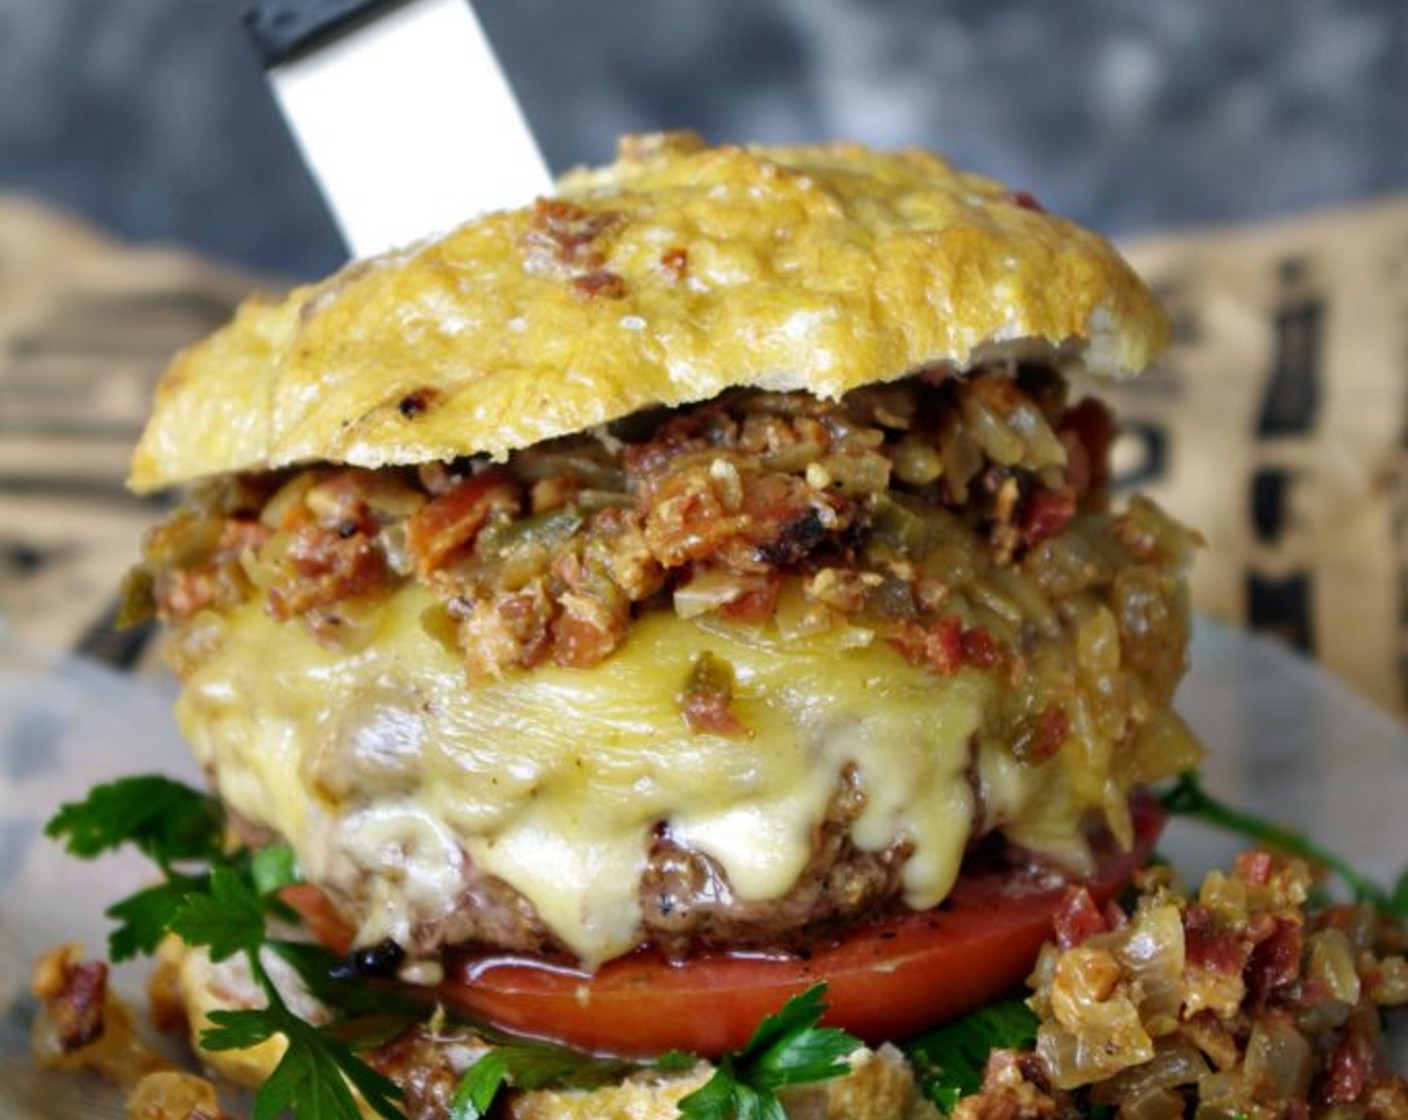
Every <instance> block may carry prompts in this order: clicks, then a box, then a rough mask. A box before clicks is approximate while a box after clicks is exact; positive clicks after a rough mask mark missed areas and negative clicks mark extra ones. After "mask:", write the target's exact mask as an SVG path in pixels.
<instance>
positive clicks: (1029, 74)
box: [0, 0, 1408, 275]
mask: <svg viewBox="0 0 1408 1120" xmlns="http://www.w3.org/2000/svg"><path fill="white" fill-rule="evenodd" d="M238 8H239V4H238V2H237V0H0V188H11V189H14V188H18V189H23V190H27V191H29V192H32V193H35V194H38V195H40V196H41V197H45V198H48V199H49V200H51V201H53V202H56V203H58V204H60V205H62V206H65V207H68V208H70V209H73V210H76V211H78V212H81V213H84V214H87V215H90V216H92V217H93V218H94V219H96V220H97V221H98V222H99V223H101V224H102V225H104V226H106V227H108V228H110V229H112V230H114V231H117V232H119V233H121V234H123V235H125V236H128V237H132V238H136V239H141V240H164V241H176V242H182V243H186V244H189V245H192V246H196V247H199V248H201V249H204V250H207V251H209V252H211V253H214V254H216V255H218V256H220V257H223V258H225V259H227V260H231V261H235V262H239V263H242V264H246V265H253V266H256V267H261V268H266V269H273V270H278V271H283V272H287V273H290V274H301V275H312V274H316V273H321V272H324V271H327V270H329V269H331V268H332V267H334V266H335V265H336V264H338V263H339V262H340V260H341V259H342V255H343V254H342V251H341V248H340V246H339V244H338V242H337V238H336V235H335V233H334V231H333V229H332V226H331V224H330V222H329V219H328V217H327V215H326V213H325V212H324V210H323V208H322V205H321V203H320V202H319V200H318V198H317V195H316V193H315V191H314V189H313V187H312V185H311V183H310V182H309V180H308V179H307V177H306V176H305V175H304V173H303V171H302V168H301V165H300V164H299V162H298V157H297V154H296V153H295V151H294V149H293V147H292V145H291V142H290V141H289V140H288V139H287V138H286V136H285V135H284V133H283V131H282V125H281V123H280V121H279V119H278V116H277V113H276V110H275V109H274V106H273V104H272V102H271V101H270V99H269V95H268V93H267V92H266V90H265V88H264V85H263V79H262V75H261V74H260V72H259V70H258V67H257V65H256V63H255V60H254V55H253V52H252V50H251V49H250V48H249V47H248V46H247V44H246V43H245V41H244V38H243V35H242V32H241V31H240V28H239V26H238V18H237V13H238ZM478 9H479V11H480V14H481V16H482V18H483V20H484V22H485V24H486V26H487V27H488V29H489V32H490V35H491V37H492V38H493V39H494V41H495V42H496V44H497V45H498V48H499V51H500V53H501V55H502V57H503V60H504V63H505V65H506V68H507V69H508V71H509V73H510V75H511V77H512V79H513V80H514V82H515V84H516V85H517V86H518V88H519V91H520V94H521V97H522V99H523V102H524V105H525V108H526V110H527V112H528V115H529V117H530V119H531V120H532V122H533V123H534V125H535V127H536V128H537V130H538V132H539V135H540V137H541V140H542V143H543V146H544V149H545V151H546V153H547V156H548V158H549V160H550V162H551V163H552V164H553V166H554V167H556V168H558V169H561V168H564V167H567V166H569V165H571V164H574V163H577V162H583V161H586V162H597V161H601V160H603V159H606V158H608V157H609V156H610V153H611V151H612V149H613V147H614V138H615V136H616V135H617V134H618V133H621V132H624V131H640V130H649V129H655V128H666V127H679V126H682V125H692V126H694V127H696V128H698V129H699V130H700V131H702V132H704V133H705V134H706V135H707V136H708V137H709V138H711V139H714V140H721V139H733V140H758V141H781V140H799V139H824V138H831V137H854V138H858V139H862V140H866V141H870V142H872V143H876V144H880V145H901V144H909V143H922V144H927V145H930V146H932V147H935V148H938V149H940V150H942V151H944V152H945V153H947V154H948V155H949V156H950V157H951V158H953V159H954V160H955V161H956V162H958V163H960V164H961V165H964V166H967V167H971V168H973V169H975V170H980V171H983V172H986V173H988V174H991V175H995V176H997V177H998V178H1001V179H1004V180H1006V181H1008V182H1009V183H1010V184H1012V185H1013V186H1016V187H1025V188H1029V189H1031V190H1033V191H1034V192H1035V193H1036V194H1037V195H1038V196H1039V197H1040V198H1041V199H1042V201H1043V202H1044V203H1045V204H1046V205H1047V206H1048V207H1050V208H1052V209H1055V210H1058V211H1060V212H1063V213H1066V214H1069V215H1071V216H1073V217H1075V218H1077V219H1080V220H1082V221H1085V222H1088V223H1091V224H1094V225H1096V226H1098V227H1100V228H1102V229H1104V230H1106V231H1108V232H1111V233H1114V234H1128V233H1132V232H1136V231H1143V230H1150V229H1155V228H1168V227H1173V226H1180V225H1187V224H1192V223H1204V222H1209V221H1219V222H1220V221H1232V220H1239V219H1244V218H1248V217H1251V216H1258V215H1267V214H1277V213H1285V212H1290V211H1295V210H1300V209H1304V208H1307V207H1311V206H1316V205H1321V204H1326V203H1332V202H1338V201H1345V200H1351V199H1356V198H1362V197H1366V196H1370V195H1374V194H1379V193H1384V192H1387V191H1391V190H1401V189H1404V188H1405V187H1408V3H1405V2H1404V0H1350V2H1341V3H1332V2H1329V0H1068V2H1063V3H1055V2H1051V0H1048V2H1046V3H1041V2H1038V0H1025V2H1017V0H953V2H949V3H922V2H918V0H598V2H595V3H594V2H591V0H479V3H478Z"/></svg>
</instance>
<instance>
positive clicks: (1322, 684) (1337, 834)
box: [0, 625, 1408, 1120]
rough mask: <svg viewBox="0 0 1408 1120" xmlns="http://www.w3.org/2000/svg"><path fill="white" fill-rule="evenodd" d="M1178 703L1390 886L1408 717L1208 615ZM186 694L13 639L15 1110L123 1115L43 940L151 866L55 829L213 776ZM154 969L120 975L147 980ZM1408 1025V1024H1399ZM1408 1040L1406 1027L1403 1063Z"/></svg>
mask: <svg viewBox="0 0 1408 1120" xmlns="http://www.w3.org/2000/svg"><path fill="white" fill-rule="evenodd" d="M1193 664H1194V670H1193V672H1192V673H1191V674H1190V676H1189V679H1188V681H1187V683H1186V684H1185V686H1184V690H1183V692H1182V694H1181V696H1180V707H1181V709H1182V710H1183V711H1184V713H1185V714H1186V715H1187V716H1188V718H1189V719H1190V721H1191V722H1192V723H1193V725H1194V726H1195V727H1196V728H1197V730H1198V731H1199V732H1200V733H1201V734H1202V735H1203V737H1204V739H1205V741H1206V742H1207V743H1208V746H1209V747H1210V749H1211V758H1210V760H1209V762H1208V765H1207V767H1206V773H1207V776H1208V785H1209V787H1210V788H1211V789H1212V790H1213V791H1214V792H1216V793H1218V794H1219V795H1221V796H1223V797H1224V798H1225V799H1227V800H1230V801H1233V802H1235V803H1237V804H1239V805H1244V806H1246V807H1248V808H1250V809H1252V810H1253V811H1256V812H1259V813H1263V814H1267V815H1270V816H1273V817H1276V818H1277V819H1279V820H1282V821H1285V822H1288V823H1291V824H1294V825H1296V826H1297V827H1299V828H1303V829H1305V830H1306V831H1308V832H1309V833H1311V834H1312V835H1314V836H1315V837H1317V838H1318V839H1320V840H1321V841H1322V842H1324V843H1325V844H1327V845H1329V846H1331V847H1333V848H1334V849H1336V850H1337V851H1339V852H1341V853H1342V854H1344V855H1345V856H1347V857H1349V858H1350V859H1351V860H1352V861H1353V862H1355V863H1356V864H1357V865H1358V866H1360V867H1361V868H1363V869H1364V870H1365V871H1367V872H1368V873H1370V874H1372V875H1374V876H1375V877H1377V878H1378V879H1379V880H1381V881H1384V882H1389V881H1391V880H1392V879H1393V878H1394V877H1395V876H1397V875H1398V874H1399V873H1400V872H1401V871H1402V870H1403V868H1404V866H1405V865H1408V809H1405V806H1408V729H1405V727H1404V726H1403V725H1402V724H1401V723H1399V722H1397V721H1396V720H1394V719H1392V718H1390V717H1389V716H1387V715H1385V714H1383V713H1382V712H1380V711H1378V710H1377V709H1375V708H1372V707H1370V706H1369V705H1368V704H1366V703H1365V702H1364V701H1362V700H1360V699H1358V698H1357V697H1356V696H1355V695H1354V694H1352V693H1351V692H1350V691H1349V690H1348V689H1347V688H1345V687H1344V686H1343V685H1341V684H1339V683H1338V682H1336V681H1334V680H1332V679H1330V678H1329V677H1327V676H1326V675H1325V674H1323V673H1321V672H1319V671H1318V670H1317V669H1315V668H1314V667H1313V666H1311V665H1310V664H1309V663H1307V662H1305V661H1303V660H1301V659H1300V658H1298V657H1296V656H1294V655H1293V654H1290V653H1288V652H1286V651H1284V650H1282V649H1281V648H1279V647H1277V646H1275V645H1273V644H1272V643H1270V642H1267V641H1264V640H1262V639H1256V638H1250V637H1248V636H1246V635H1244V634H1242V633H1240V632H1238V631H1233V630H1229V629H1226V628H1222V627H1217V626H1211V625H1202V626H1200V628H1199V632H1198V637H1197V639H1196V641H1195V643H1194V653H1193ZM171 695H172V692H171V689H170V688H167V689H164V690H163V689H160V688H157V687H154V686H152V685H151V684H149V683H145V682H141V681H136V680H133V679H131V678H127V677H122V676H119V675H117V674H114V673H111V672H109V671H107V670H105V669H103V668H101V667H99V666H97V665H93V664H87V663H83V662H79V661H74V660H63V659H54V658H49V659H46V658H42V657H38V656H36V655H34V654H33V653H26V652H23V651H21V650H19V649H17V648H16V647H15V646H14V645H13V644H10V645H6V644H5V642H4V639H3V634H0V1009H3V1018H0V1116H3V1117H5V1118H7V1120H51V1118H52V1120H59V1118H63V1120H73V1118H75V1117H82V1118H84V1120H102V1118H106V1117H114V1118H117V1117H122V1116H123V1112H122V1107H121V1100H120V1098H119V1095H118V1094H116V1093H114V1092H112V1091H111V1090H109V1089H107V1088H105V1087H104V1086H102V1085H100V1084H98V1083H97V1081H96V1080H95V1079H92V1078H89V1077H86V1076H57V1075H52V1074H40V1073H38V1072H36V1071H34V1070H32V1069H31V1068H30V1065H29V1061H28V1048H29V1044H28V1039H29V1021H30V1018H31V1015H32V1012H33V1002H32V1000H31V999H30V997H29V995H28V986H29V971H30V967H31V964H32V962H33V960H34V958H35V956H36V955H37V954H38V953H39V951H40V950H42V949H43V948H45V947H47V946H49V945H53V944H55V943H58V942H63V941H73V940H78V941H83V942H84V943H85V944H87V945H88V946H89V948H90V950H92V951H94V952H100V951H101V948H102V946H103V944H104V939H105V937H106V923H105V922H104V919H103V918H102V911H103V909H104V907H105V906H106V905H107V904H108V903H110V902H111V901H112V900H114V899H116V898H119V897H121V896H122V895H124V894H126V893H127V892H128V891H130V890H131V889H133V888H134V887H135V886H136V885H138V884H139V883H141V882H142V881H143V878H144V876H146V875H148V874H149V873H148V872H147V869H146V865H145V864H144V862H143V861H142V860H141V859H140V858H130V859H124V858H121V857H112V858H109V859H104V860H101V861H99V862H97V863H82V862H79V861H77V860H72V859H69V858H67V857H65V856H63V855H62V854H61V853H60V851H59V850H58V848H57V847H55V846H54V845H53V844H50V843H48V842H47V841H45V840H44V839H43V838H42V837H41V836H40V835H39V830H40V828H41V827H42V825H43V822H44V821H45V820H46V819H47V818H48V817H49V815H50V814H51V813H52V812H53V810H54V808H55V807H56V806H57V805H58V804H59V803H60V802H61V801H65V800H71V799H74V798H76V797H80V796H82V795H83V793H84V792H85V791H86V790H87V789H88V787H90V786H91V785H93V784H94V783H95V782H98V781H101V780H104V779H108V778H113V777H117V776H120V775H123V774H134V773H142V772H147V771H152V770H160V771H163V772H165V773H170V774H174V775H176V776H179V777H184V778H186V779H188V780H192V781H195V780H197V775H196V773H195V767H194V765H193V763H192V762H191V761H190V759H189V757H188V756H187V754H186V752H185V750H184V748H183V747H182V746H181V743H180V741H179V739H178V738H177V735H176V732H175V729H174V727H173V725H172V721H171V718H170V715H169V713H168V709H169V706H170V700H171ZM1161 847H1162V849H1163V850H1164V851H1165V852H1166V853H1167V854H1168V855H1169V856H1170V857H1171V858H1172V859H1173V860H1174V862H1175V863H1177V864H1178V865H1179V866H1180V867H1182V868H1184V869H1186V870H1187V872H1188V873H1189V874H1190V875H1192V874H1200V873H1201V872H1202V871H1203V870H1205V869H1206V868H1208V867H1211V866H1214V865H1217V864H1220V863H1225V862H1226V861H1227V860H1228V859H1230V858H1231V856H1232V855H1233V854H1234V853H1235V852H1236V851H1237V850H1238V848H1239V845H1238V843H1237V841H1236V840H1234V839H1231V838H1229V837H1225V836H1221V835H1217V834H1210V833H1207V832H1206V831H1204V830H1200V829H1198V828H1195V827H1192V826H1189V825H1187V824H1183V823H1178V822H1176V823H1175V825H1174V826H1173V827H1172V828H1171V829H1170V831H1169V834H1168V836H1167V837H1166V839H1165V842H1164V843H1163V844H1162V845H1161ZM142 972H143V968H142V966H135V967H133V966H129V967H126V968H122V969H119V970H117V973H116V982H117V984H118V986H119V988H120V989H121V990H123V991H124V992H127V993H129V994H134V995H135V994H136V993H138V992H140V990H141V976H142ZM1404 1033H1408V1032H1401V1031H1400V1032H1399V1034H1400V1036H1401V1035H1403V1034H1404ZM1405 1042H1408V1039H1405V1038H1403V1037H1399V1038H1398V1055H1397V1057H1398V1062H1399V1064H1400V1068H1405V1067H1408V1052H1406V1051H1408V1046H1405Z"/></svg>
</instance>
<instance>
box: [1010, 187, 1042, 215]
mask: <svg viewBox="0 0 1408 1120" xmlns="http://www.w3.org/2000/svg"><path fill="white" fill-rule="evenodd" d="M1007 201H1008V202H1010V203H1012V205H1013V206H1020V207H1021V208H1022V209H1023V210H1033V211H1035V212H1036V213H1038V214H1045V213H1046V207H1045V206H1043V205H1042V204H1041V203H1040V202H1038V201H1037V200H1036V195H1034V194H1032V193H1031V192H1030V191H1011V192H1010V193H1009V194H1008V195H1007Z"/></svg>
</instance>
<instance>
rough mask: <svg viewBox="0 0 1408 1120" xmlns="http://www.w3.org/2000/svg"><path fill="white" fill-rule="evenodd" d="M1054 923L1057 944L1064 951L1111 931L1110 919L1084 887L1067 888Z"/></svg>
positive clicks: (1053, 919)
mask: <svg viewBox="0 0 1408 1120" xmlns="http://www.w3.org/2000/svg"><path fill="white" fill-rule="evenodd" d="M1052 921H1053V922H1054V923H1055V927H1056V944H1057V945H1059V946H1060V947H1061V948H1062V949H1073V948H1074V947H1075V946H1077V945H1080V944H1082V943H1083V942H1085V941H1087V940H1088V939H1090V938H1092V937H1094V936H1095V935H1096V934H1097V933H1108V932H1109V931H1110V923H1109V921H1108V919H1106V917H1105V915H1104V914H1103V913H1101V910H1100V907H1099V906H1097V905H1096V904H1095V899H1094V898H1092V897H1091V895H1090V892H1089V891H1088V890H1086V889H1085V888H1084V887H1067V888H1066V894H1065V897H1064V898H1062V899H1061V905H1060V906H1059V907H1057V909H1056V913H1055V915H1054V917H1053V918H1052Z"/></svg>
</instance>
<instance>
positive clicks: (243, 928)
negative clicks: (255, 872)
mask: <svg viewBox="0 0 1408 1120" xmlns="http://www.w3.org/2000/svg"><path fill="white" fill-rule="evenodd" d="M171 931H172V932H173V933H175V934H177V935H178V936H179V937H180V938H181V939H182V940H183V941H185V942H186V944H188V945H204V946H206V947H207V948H208V949H209V950H210V959H211V960H213V961H217V962H218V961H223V960H227V959H229V958H230V957H233V956H234V955H235V954H236V953H240V952H244V953H248V954H250V955H251V956H252V957H257V956H258V955H259V947H260V946H261V945H263V944H264V935H265V925H264V906H263V903H262V902H261V901H260V899H259V896H258V895H257V894H255V893H254V888H253V887H251V886H250V885H249V883H248V882H246V881H245V879H244V878H243V877H242V876H241V875H240V874H239V872H237V871H235V870H234V869H233V868H230V867H227V866H218V867H216V868H215V869H214V870H213V871H212V872H211V873H210V891H209V893H203V894H193V895H191V896H190V897H189V898H187V899H186V902H185V905H183V906H182V907H181V909H180V910H178V911H177V912H176V915H175V916H174V917H173V918H172V919H171Z"/></svg>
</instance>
